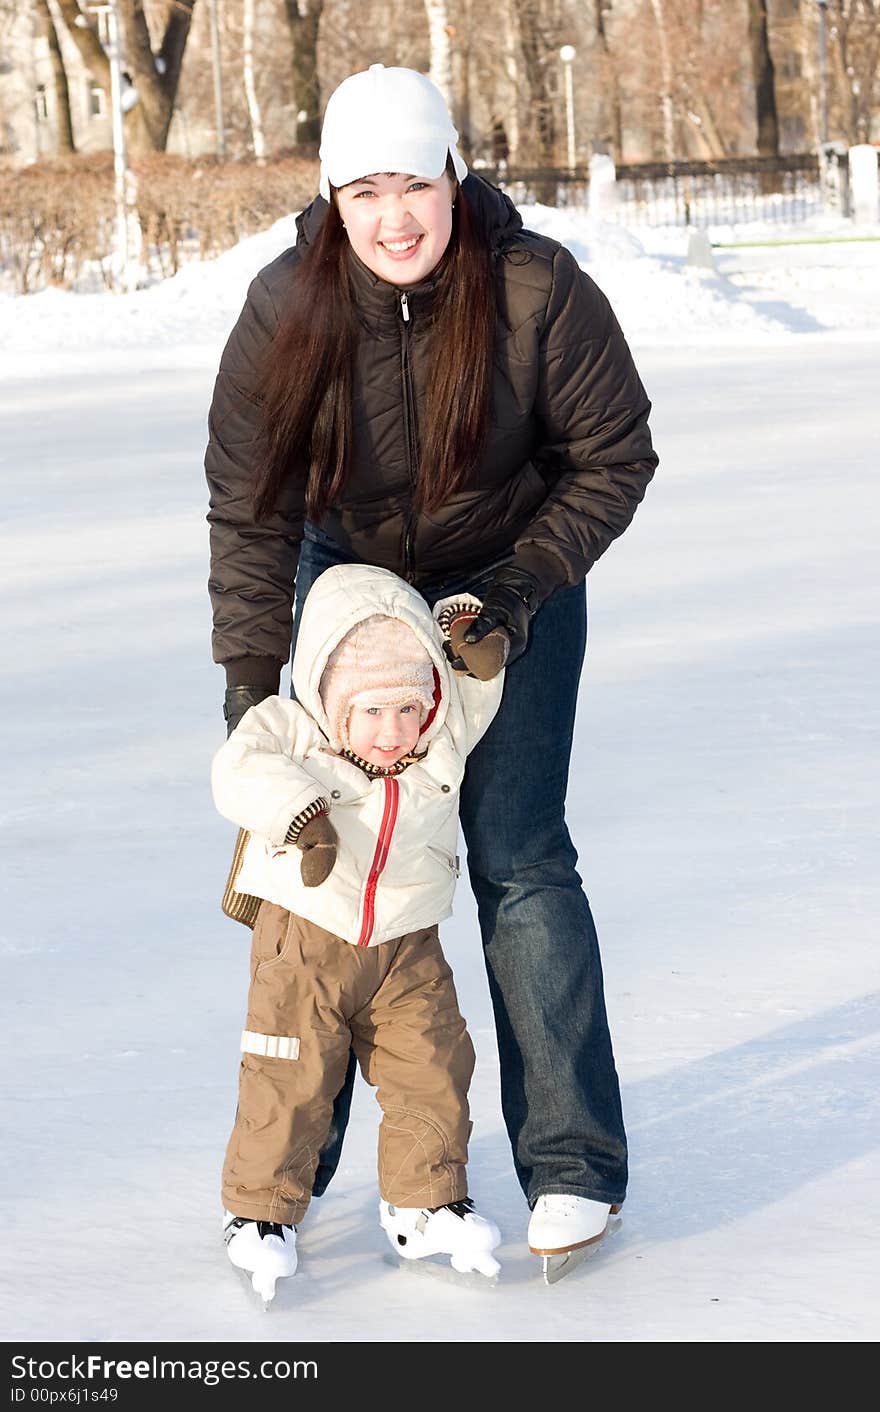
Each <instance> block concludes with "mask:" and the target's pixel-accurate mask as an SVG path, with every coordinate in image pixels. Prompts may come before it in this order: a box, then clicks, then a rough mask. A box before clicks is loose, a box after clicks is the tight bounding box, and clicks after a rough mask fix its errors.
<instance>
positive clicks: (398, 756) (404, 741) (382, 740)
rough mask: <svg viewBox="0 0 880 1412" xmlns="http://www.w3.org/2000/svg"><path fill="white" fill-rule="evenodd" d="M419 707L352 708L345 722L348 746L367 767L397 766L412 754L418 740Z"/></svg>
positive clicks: (411, 703) (414, 704) (410, 704)
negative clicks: (399, 761)
mask: <svg viewBox="0 0 880 1412" xmlns="http://www.w3.org/2000/svg"><path fill="white" fill-rule="evenodd" d="M420 725H421V707H420V706H419V703H418V702H417V701H406V702H404V704H403V705H402V706H353V707H352V708H351V715H350V716H349V718H348V743H349V745H350V747H351V749H352V750H353V751H354V753H355V755H359V756H360V757H361V759H362V760H366V762H367V764H368V765H386V766H390V765H396V764H397V762H398V760H402V759H403V757H404V755H408V754H409V753H410V751H411V750H414V749H415V747H416V744H417V743H418V739H419V727H420Z"/></svg>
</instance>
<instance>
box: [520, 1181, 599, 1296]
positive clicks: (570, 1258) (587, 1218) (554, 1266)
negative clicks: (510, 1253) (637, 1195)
mask: <svg viewBox="0 0 880 1412" xmlns="http://www.w3.org/2000/svg"><path fill="white" fill-rule="evenodd" d="M619 1210H620V1207H619V1206H609V1205H608V1204H607V1203H606V1202H604V1201H590V1200H589V1198H588V1197H586V1196H566V1195H562V1194H556V1193H554V1194H552V1195H549V1196H539V1197H538V1200H537V1201H536V1202H535V1208H534V1210H533V1211H532V1218H531V1220H530V1221H529V1250H530V1251H531V1252H532V1254H533V1255H541V1256H543V1260H544V1280H545V1282H546V1283H547V1284H554V1283H555V1281H556V1280H559V1279H561V1278H562V1276H563V1275H567V1274H568V1272H569V1271H570V1270H572V1269H573V1268H574V1267H575V1265H579V1264H580V1263H581V1261H582V1260H583V1259H584V1258H585V1255H586V1254H587V1249H588V1247H589V1246H592V1245H597V1244H598V1243H599V1241H600V1240H601V1239H602V1237H603V1236H604V1235H605V1233H606V1231H607V1230H608V1219H609V1217H610V1216H616V1214H617V1212H618V1211H619ZM576 1251H579V1252H581V1253H580V1254H579V1255H575V1253H574V1252H576Z"/></svg>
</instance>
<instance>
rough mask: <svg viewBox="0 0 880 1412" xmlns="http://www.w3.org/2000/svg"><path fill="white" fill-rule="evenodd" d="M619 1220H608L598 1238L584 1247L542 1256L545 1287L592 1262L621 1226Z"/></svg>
mask: <svg viewBox="0 0 880 1412" xmlns="http://www.w3.org/2000/svg"><path fill="white" fill-rule="evenodd" d="M621 1224H622V1223H621V1221H620V1218H618V1219H617V1220H613V1219H611V1220H609V1222H608V1225H607V1226H606V1227H605V1229H604V1231H603V1232H602V1234H601V1235H600V1236H596V1238H595V1239H594V1240H588V1241H586V1242H585V1244H584V1245H577V1246H575V1247H574V1249H573V1250H563V1251H560V1252H559V1253H558V1254H556V1255H542V1256H541V1264H542V1274H543V1276H544V1283H545V1285H556V1284H558V1283H559V1281H560V1280H562V1279H564V1278H565V1276H566V1275H570V1274H571V1272H572V1270H576V1269H577V1268H578V1266H579V1265H583V1264H584V1262H585V1261H586V1260H592V1259H593V1258H594V1256H596V1255H598V1254H599V1251H600V1250H601V1249H602V1247H603V1246H604V1244H605V1242H606V1241H607V1240H608V1237H609V1236H610V1235H613V1234H614V1232H615V1231H616V1230H618V1229H619V1228H620V1225H621Z"/></svg>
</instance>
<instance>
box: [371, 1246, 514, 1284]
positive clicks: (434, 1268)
mask: <svg viewBox="0 0 880 1412" xmlns="http://www.w3.org/2000/svg"><path fill="white" fill-rule="evenodd" d="M382 1263H383V1264H384V1265H390V1266H391V1268H392V1269H393V1270H407V1271H409V1272H410V1273H412V1274H414V1275H426V1276H427V1277H428V1279H434V1280H440V1281H441V1282H442V1283H444V1284H451V1285H457V1286H458V1288H459V1289H480V1290H486V1289H494V1288H495V1286H496V1285H497V1283H498V1273H499V1272H498V1271H496V1273H495V1274H494V1275H481V1274H480V1272H479V1271H478V1270H468V1271H466V1272H465V1271H462V1270H454V1269H453V1268H452V1266H451V1265H449V1264H440V1263H439V1261H436V1262H435V1261H434V1260H432V1259H431V1257H430V1256H425V1257H424V1258H423V1259H421V1260H402V1259H400V1258H398V1256H396V1255H395V1254H393V1252H391V1251H389V1252H388V1253H387V1254H386V1255H383V1256H382Z"/></svg>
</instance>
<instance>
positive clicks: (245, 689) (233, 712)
mask: <svg viewBox="0 0 880 1412" xmlns="http://www.w3.org/2000/svg"><path fill="white" fill-rule="evenodd" d="M274 695H275V693H274V692H273V691H271V690H270V688H269V687H267V686H228V687H227V688H226V696H225V697H224V700H223V719H224V720H225V721H226V739H227V740H228V739H229V737H230V736H231V735H232V732H233V731H234V730H235V727H236V726H237V725H238V723H239V721H240V720H241V718H242V716H243V715H244V713H245V711H249V710H250V708H251V707H252V706H258V705H259V704H260V702H261V701H265V700H266V697H267V696H274Z"/></svg>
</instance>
